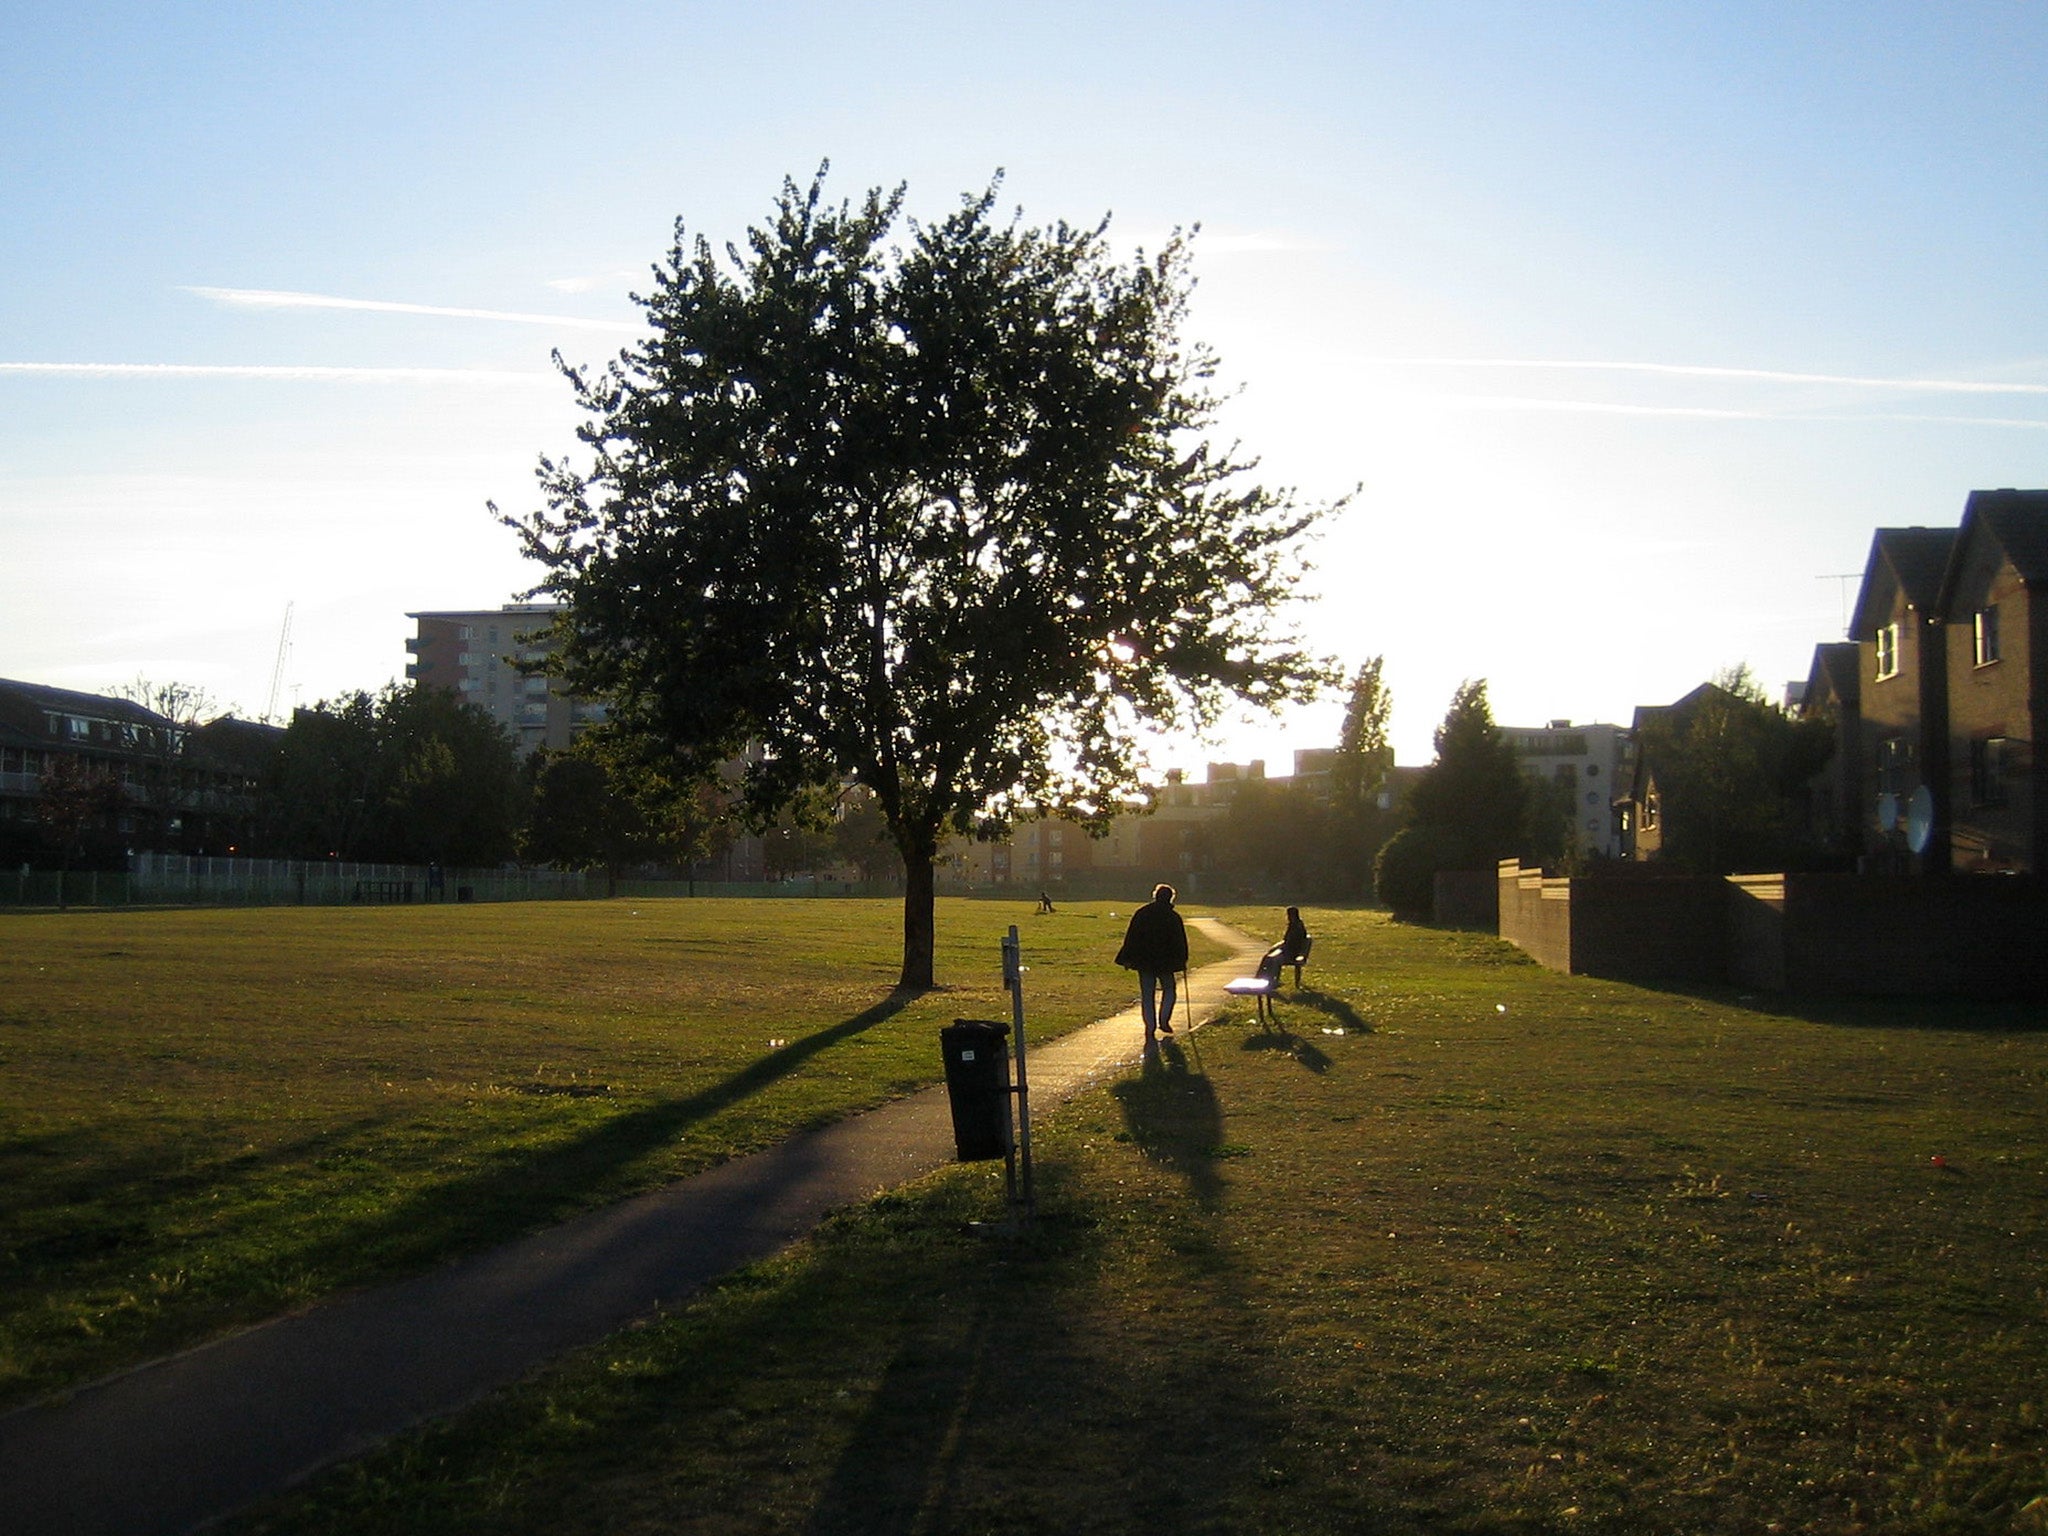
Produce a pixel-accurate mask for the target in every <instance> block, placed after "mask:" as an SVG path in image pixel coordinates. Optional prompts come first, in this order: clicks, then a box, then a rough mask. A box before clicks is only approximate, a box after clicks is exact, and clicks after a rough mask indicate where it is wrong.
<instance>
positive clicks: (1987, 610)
mask: <svg viewBox="0 0 2048 1536" xmlns="http://www.w3.org/2000/svg"><path fill="white" fill-rule="evenodd" d="M1971 627H1972V632H1973V633H1974V635H1975V637H1976V655H1977V665H1978V666H1980V667H1988V666H1990V665H1991V663H1992V662H1994V661H1996V660H1998V604H1996V603H1992V604H1990V605H1989V606H1988V607H1984V608H1979V609H1978V610H1977V617H1976V619H1975V621H1974V623H1973V624H1972V626H1971Z"/></svg>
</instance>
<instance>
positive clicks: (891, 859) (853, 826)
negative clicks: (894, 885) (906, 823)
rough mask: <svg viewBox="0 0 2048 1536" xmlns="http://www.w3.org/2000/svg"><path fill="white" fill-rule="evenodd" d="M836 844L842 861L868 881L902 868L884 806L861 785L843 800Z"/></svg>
mask: <svg viewBox="0 0 2048 1536" xmlns="http://www.w3.org/2000/svg"><path fill="white" fill-rule="evenodd" d="M832 846H833V849H834V851H835V852H836V853H837V854H838V856H839V860H840V862H841V863H844V864H851V865H852V866H853V867H854V868H855V869H857V870H859V871H860V877H861V879H863V880H866V881H877V880H883V879H886V878H887V877H888V876H889V874H890V873H891V871H893V870H895V869H899V868H901V867H902V861H901V860H900V859H899V858H898V857H897V856H896V850H895V846H894V844H893V843H892V842H891V841H890V838H889V824H888V822H887V821H885V820H884V819H883V817H882V808H881V806H880V805H879V804H878V803H877V802H876V800H875V797H874V795H873V794H872V793H871V792H870V791H868V790H865V789H862V788H860V787H859V786H858V785H856V786H854V788H853V789H852V790H851V791H849V792H848V794H847V796H846V797H845V799H843V800H842V801H841V802H840V805H839V810H838V814H837V815H836V816H835V817H834V818H833V822H832Z"/></svg>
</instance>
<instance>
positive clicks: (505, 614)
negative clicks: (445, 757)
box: [405, 603, 604, 757]
mask: <svg viewBox="0 0 2048 1536" xmlns="http://www.w3.org/2000/svg"><path fill="white" fill-rule="evenodd" d="M560 612H561V605H560V604H558V603H509V604H507V605H505V606H504V607H502V608H478V609H436V610H431V611H426V612H420V613H408V614H407V615H406V617H407V618H409V619H411V620H412V621H413V623H414V625H415V626H416V630H417V632H416V633H415V634H414V635H413V636H412V637H411V638H410V639H408V640H407V641H406V642H405V648H406V651H407V652H408V653H409V654H410V655H411V657H412V660H410V661H409V662H407V663H406V667H405V675H406V676H407V677H408V678H412V679H414V680H415V681H417V682H421V683H425V684H426V685H427V686H428V687H431V688H446V689H448V690H449V691H450V692H452V693H456V694H459V695H460V696H461V697H462V699H463V700H464V702H466V703H470V704H474V705H476V706H477V707H478V708H480V709H483V710H485V711H486V712H487V713H489V715H490V716H491V718H492V719H494V720H496V721H497V722H498V724H499V725H501V726H503V727H504V729H505V732H506V734H507V735H509V736H510V737H511V738H512V740H513V741H514V743H516V744H517V746H518V748H519V753H520V756H522V757H524V756H526V755H527V754H529V753H532V752H537V751H540V750H541V749H543V748H546V749H548V750H550V751H560V750H561V749H562V748H564V747H566V746H568V745H569V743H570V741H571V740H572V739H573V738H574V737H575V735H576V733H577V732H578V731H580V730H581V729H582V728H583V727H584V726H586V725H588V724H590V723H592V722H594V721H597V720H601V719H603V718H604V706H603V704H601V703H597V702H595V701H592V700H588V699H577V698H572V697H571V696H570V695H568V694H566V693H564V692H562V690H561V687H560V685H559V684H558V683H556V681H555V680H554V679H553V678H551V677H549V676H548V675H547V673H546V672H545V671H541V672H528V671H526V670H524V669H525V668H526V667H528V666H531V665H532V664H534V663H537V662H545V661H546V660H547V658H548V655H549V653H550V652H551V650H552V649H553V647H552V645H551V644H550V642H549V641H548V640H547V639H546V638H545V631H546V630H547V628H548V626H549V625H550V624H552V623H553V622H554V620H555V617H556V615H557V614H559V613H560Z"/></svg>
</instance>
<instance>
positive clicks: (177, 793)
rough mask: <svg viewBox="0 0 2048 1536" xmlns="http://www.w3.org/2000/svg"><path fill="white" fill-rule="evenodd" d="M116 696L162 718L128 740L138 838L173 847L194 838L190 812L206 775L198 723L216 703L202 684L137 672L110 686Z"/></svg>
mask: <svg viewBox="0 0 2048 1536" xmlns="http://www.w3.org/2000/svg"><path fill="white" fill-rule="evenodd" d="M114 694H115V697H116V698H121V699H126V700H127V701H128V702H129V703H131V704H140V705H141V706H142V707H143V708H144V709H146V710H148V711H149V712H150V713H151V714H153V715H156V716H157V717H159V721H160V722H161V723H155V724H150V725H145V726H142V727H140V728H139V729H138V730H137V731H136V734H135V740H134V741H133V743H131V750H132V751H133V752H134V754H135V758H136V760H137V766H138V768H139V770H140V771H139V772H138V773H137V774H136V775H135V776H134V784H135V789H136V793H137V795H138V797H139V800H138V804H137V810H138V811H139V813H140V814H141V816H142V818H143V821H144V823H145V825H144V827H143V828H142V830H141V840H142V841H143V842H145V843H146V844H147V845H148V846H149V847H151V848H155V849H158V850H162V851H171V850H174V849H177V848H180V847H184V846H186V845H187V844H189V843H191V842H192V841H193V839H192V838H191V836H190V835H189V834H190V832H191V831H192V830H194V829H193V828H191V827H188V826H187V825H186V822H187V820H188V814H187V813H188V812H189V811H190V810H191V808H192V807H193V806H195V805H196V804H197V803H198V801H199V798H200V797H199V790H200V788H201V785H202V782H203V780H204V778H205V771H204V768H203V766H202V765H201V764H200V762H199V761H198V756H199V754H198V751H197V747H198V743H199V728H200V726H201V725H203V724H204V723H205V722H206V721H207V720H208V719H209V718H211V717H212V716H213V715H214V714H216V713H217V712H218V711H217V708H216V706H215V704H214V702H213V698H212V695H210V694H209V693H208V692H207V691H206V690H205V689H204V688H201V687H198V686H197V685H195V684H191V683H175V682H171V683H162V682H152V681H151V680H150V679H149V678H147V677H145V676H142V675H140V674H138V675H137V676H136V678H135V680H134V681H133V682H130V683H124V684H123V685H121V686H120V687H119V688H117V689H115V690H114Z"/></svg>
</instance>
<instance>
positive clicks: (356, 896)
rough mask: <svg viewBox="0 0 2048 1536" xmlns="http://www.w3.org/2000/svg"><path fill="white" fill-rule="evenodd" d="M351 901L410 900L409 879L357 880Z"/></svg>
mask: <svg viewBox="0 0 2048 1536" xmlns="http://www.w3.org/2000/svg"><path fill="white" fill-rule="evenodd" d="M349 900H351V901H411V900H412V882H411V881H410V880H358V881H357V882H356V886H355V890H354V891H353V892H352V893H351V894H350V896H349Z"/></svg>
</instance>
